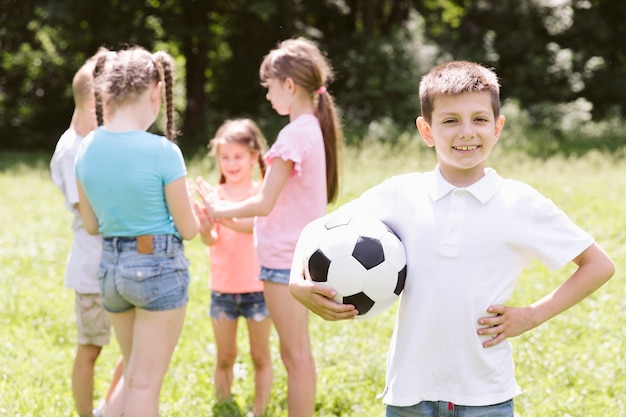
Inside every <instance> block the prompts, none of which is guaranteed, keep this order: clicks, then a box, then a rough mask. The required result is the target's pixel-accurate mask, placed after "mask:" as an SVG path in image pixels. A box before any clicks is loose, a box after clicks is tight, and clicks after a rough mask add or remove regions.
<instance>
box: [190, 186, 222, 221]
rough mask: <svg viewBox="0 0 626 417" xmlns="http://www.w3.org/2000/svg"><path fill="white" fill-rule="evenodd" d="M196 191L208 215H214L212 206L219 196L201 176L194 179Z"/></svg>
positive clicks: (213, 206)
mask: <svg viewBox="0 0 626 417" xmlns="http://www.w3.org/2000/svg"><path fill="white" fill-rule="evenodd" d="M195 188H196V192H197V193H198V195H199V196H200V198H201V199H202V203H203V204H204V207H205V208H206V210H207V212H208V214H209V216H210V217H214V216H213V214H214V208H215V206H216V204H217V203H218V201H219V196H218V195H217V191H216V190H215V189H214V188H213V187H211V185H210V184H209V183H208V182H206V181H205V180H204V179H203V178H202V177H198V179H197V180H196V187H195Z"/></svg>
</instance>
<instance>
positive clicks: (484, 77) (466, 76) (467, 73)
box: [419, 61, 500, 123]
mask: <svg viewBox="0 0 626 417" xmlns="http://www.w3.org/2000/svg"><path fill="white" fill-rule="evenodd" d="M480 91H488V92H489V93H490V94H491V106H492V107H493V114H494V116H495V117H498V116H499V115H500V84H499V82H498V76H497V75H496V73H495V72H494V71H492V70H490V69H488V68H486V67H484V66H482V65H480V64H477V63H474V62H468V61H452V62H447V63H445V64H441V65H439V66H437V67H435V68H433V69H432V70H430V71H429V72H428V73H427V74H426V75H424V76H423V77H422V81H421V82H420V87H419V94H420V105H421V109H422V117H423V118H424V119H425V120H426V122H428V123H430V121H431V118H432V115H433V107H434V102H435V99H436V98H437V97H440V96H456V95H459V94H463V93H469V92H480Z"/></svg>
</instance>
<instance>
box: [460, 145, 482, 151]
mask: <svg viewBox="0 0 626 417" xmlns="http://www.w3.org/2000/svg"><path fill="white" fill-rule="evenodd" d="M455 148H456V149H458V150H460V151H470V150H474V149H476V148H478V146H455Z"/></svg>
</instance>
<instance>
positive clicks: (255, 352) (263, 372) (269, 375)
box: [248, 317, 274, 416]
mask: <svg viewBox="0 0 626 417" xmlns="http://www.w3.org/2000/svg"><path fill="white" fill-rule="evenodd" d="M271 329H272V320H271V319H270V318H269V317H268V318H266V319H264V320H261V321H256V320H255V319H254V318H250V319H248V334H249V337H250V356H252V363H253V364H254V406H253V408H252V413H253V414H254V415H255V416H260V415H262V414H263V412H264V411H265V409H266V408H267V405H268V404H269V401H270V393H271V390H272V379H273V376H274V372H273V370H272V357H271V354H270V345H269V339H270V331H271Z"/></svg>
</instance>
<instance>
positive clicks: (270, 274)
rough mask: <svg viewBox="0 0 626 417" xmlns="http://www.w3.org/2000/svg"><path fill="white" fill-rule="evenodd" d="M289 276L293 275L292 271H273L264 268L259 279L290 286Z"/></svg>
mask: <svg viewBox="0 0 626 417" xmlns="http://www.w3.org/2000/svg"><path fill="white" fill-rule="evenodd" d="M289 274H291V269H271V268H266V267H264V266H262V267H261V273H260V274H259V279H260V280H261V281H267V282H274V283H276V284H285V285H287V284H289Z"/></svg>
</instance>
